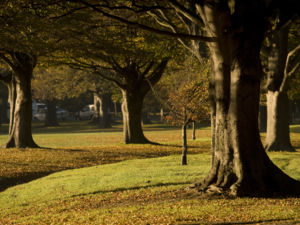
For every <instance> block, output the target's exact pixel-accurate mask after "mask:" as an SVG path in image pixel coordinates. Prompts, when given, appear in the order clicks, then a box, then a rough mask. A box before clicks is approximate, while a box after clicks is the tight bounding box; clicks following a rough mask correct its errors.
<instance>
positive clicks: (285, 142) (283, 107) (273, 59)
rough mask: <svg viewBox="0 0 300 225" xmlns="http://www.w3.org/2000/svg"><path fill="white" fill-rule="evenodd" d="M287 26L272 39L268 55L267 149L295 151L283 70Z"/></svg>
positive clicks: (286, 43) (285, 55)
mask: <svg viewBox="0 0 300 225" xmlns="http://www.w3.org/2000/svg"><path fill="white" fill-rule="evenodd" d="M288 32H289V28H288V27H287V28H283V29H282V30H281V31H279V32H278V34H275V35H274V37H273V39H272V41H273V42H272V44H271V51H270V54H269V57H268V70H269V71H268V84H267V88H268V92H267V135H266V142H265V149H266V150H268V151H295V149H294V148H293V147H292V144H291V140H290V128H289V123H290V118H289V116H290V114H289V107H290V106H289V99H288V95H287V90H288V88H287V84H282V83H283V82H285V80H284V70H285V64H286V58H287V45H288Z"/></svg>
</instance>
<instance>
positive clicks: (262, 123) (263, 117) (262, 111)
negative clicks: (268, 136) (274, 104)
mask: <svg viewBox="0 0 300 225" xmlns="http://www.w3.org/2000/svg"><path fill="white" fill-rule="evenodd" d="M266 130H267V107H266V106H265V105H260V106H259V131H260V132H266Z"/></svg>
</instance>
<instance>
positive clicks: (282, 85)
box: [279, 44, 300, 92]
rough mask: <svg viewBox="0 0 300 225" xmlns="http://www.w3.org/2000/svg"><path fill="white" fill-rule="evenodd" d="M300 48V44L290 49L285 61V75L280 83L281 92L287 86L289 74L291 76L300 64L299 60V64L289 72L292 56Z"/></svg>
mask: <svg viewBox="0 0 300 225" xmlns="http://www.w3.org/2000/svg"><path fill="white" fill-rule="evenodd" d="M299 50H300V44H299V45H298V46H296V47H295V48H294V49H293V50H292V51H290V52H289V53H288V55H287V57H286V61H285V68H284V76H283V79H282V82H281V85H280V88H279V92H281V91H283V89H284V88H285V86H286V81H287V79H288V77H289V76H291V74H292V73H293V72H295V71H296V70H297V68H298V66H299V62H297V64H296V65H295V66H294V68H293V69H292V70H291V71H290V72H288V66H289V63H290V59H291V57H292V56H293V55H294V54H295V53H296V52H297V51H299Z"/></svg>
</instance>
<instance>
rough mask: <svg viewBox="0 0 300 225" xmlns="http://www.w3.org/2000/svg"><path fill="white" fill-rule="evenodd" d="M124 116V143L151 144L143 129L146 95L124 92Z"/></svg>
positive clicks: (133, 90) (135, 91) (132, 90)
mask: <svg viewBox="0 0 300 225" xmlns="http://www.w3.org/2000/svg"><path fill="white" fill-rule="evenodd" d="M122 95H123V102H122V114H123V132H124V141H125V143H126V144H129V143H149V140H147V138H146V137H145V136H144V132H143V129H142V121H141V120H142V108H143V100H144V96H145V95H144V94H142V93H140V92H139V91H138V90H135V89H131V90H122Z"/></svg>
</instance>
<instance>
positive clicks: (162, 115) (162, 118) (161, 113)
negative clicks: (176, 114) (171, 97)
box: [160, 108, 165, 123]
mask: <svg viewBox="0 0 300 225" xmlns="http://www.w3.org/2000/svg"><path fill="white" fill-rule="evenodd" d="M164 121H165V116H164V109H163V108H161V109H160V122H161V123H163V122H164Z"/></svg>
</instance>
